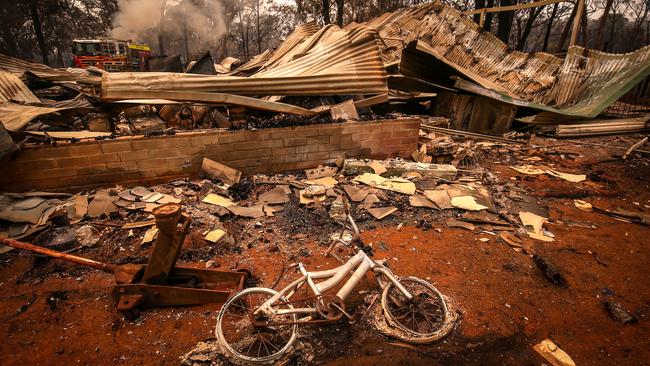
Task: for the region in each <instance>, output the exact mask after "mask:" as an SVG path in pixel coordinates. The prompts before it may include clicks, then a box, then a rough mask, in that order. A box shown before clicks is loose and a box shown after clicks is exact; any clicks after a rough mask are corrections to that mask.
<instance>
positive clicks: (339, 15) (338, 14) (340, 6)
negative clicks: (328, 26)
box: [336, 0, 345, 28]
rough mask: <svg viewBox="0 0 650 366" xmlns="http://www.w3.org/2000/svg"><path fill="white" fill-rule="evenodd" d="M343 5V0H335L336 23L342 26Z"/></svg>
mask: <svg viewBox="0 0 650 366" xmlns="http://www.w3.org/2000/svg"><path fill="white" fill-rule="evenodd" d="M344 7H345V2H344V0H336V24H337V25H338V26H339V27H341V28H343V11H344V10H345V9H344Z"/></svg>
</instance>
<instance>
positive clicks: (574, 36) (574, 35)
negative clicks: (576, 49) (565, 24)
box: [569, 0, 585, 47]
mask: <svg viewBox="0 0 650 366" xmlns="http://www.w3.org/2000/svg"><path fill="white" fill-rule="evenodd" d="M576 6H577V7H578V8H577V9H578V10H577V11H576V14H575V17H574V18H573V30H572V31H571V40H570V41H569V47H571V46H575V44H576V43H577V42H578V31H579V30H580V21H581V20H582V13H583V12H584V11H585V0H578V3H577V4H576Z"/></svg>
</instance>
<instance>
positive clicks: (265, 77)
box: [102, 27, 388, 100]
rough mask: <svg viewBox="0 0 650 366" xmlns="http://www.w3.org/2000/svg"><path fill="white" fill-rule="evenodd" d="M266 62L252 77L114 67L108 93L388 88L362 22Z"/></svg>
mask: <svg viewBox="0 0 650 366" xmlns="http://www.w3.org/2000/svg"><path fill="white" fill-rule="evenodd" d="M269 60H271V59H269ZM264 67H266V69H264ZM262 68H263V69H264V70H262V71H260V72H257V73H255V74H254V75H252V76H251V77H237V76H203V75H191V74H180V73H108V74H105V75H104V76H103V79H102V98H103V99H106V100H120V99H132V98H165V99H171V100H175V99H178V98H182V94H183V93H188V92H190V93H196V92H202V93H232V94H238V95H250V96H267V95H268V96H273V95H293V96H310V95H316V96H322V95H342V94H384V93H387V92H388V87H387V83H386V71H385V69H384V67H383V63H382V60H381V57H380V54H379V48H378V45H377V33H376V32H375V31H373V30H371V29H369V28H367V27H359V28H356V29H353V30H351V31H349V32H348V31H344V30H340V29H336V30H335V31H333V32H332V33H331V34H329V36H328V37H327V39H325V40H322V41H321V42H319V43H316V44H315V45H314V46H313V47H311V48H310V49H309V50H306V52H305V53H301V54H300V57H298V55H295V56H294V57H293V58H292V59H291V60H287V61H286V63H284V59H280V60H278V61H276V62H273V63H272V64H267V65H266V66H263V67H262ZM165 92H173V93H165Z"/></svg>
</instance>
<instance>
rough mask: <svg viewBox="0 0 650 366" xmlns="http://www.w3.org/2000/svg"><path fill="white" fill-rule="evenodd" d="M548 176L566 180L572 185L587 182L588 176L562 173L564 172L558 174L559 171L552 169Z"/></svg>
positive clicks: (548, 171) (547, 172)
mask: <svg viewBox="0 0 650 366" xmlns="http://www.w3.org/2000/svg"><path fill="white" fill-rule="evenodd" d="M546 174H548V175H550V176H553V177H556V178H560V179H564V180H566V181H569V182H571V183H580V182H582V181H585V180H587V176H586V175H584V174H570V173H562V172H558V171H557V170H552V169H549V170H547V171H546Z"/></svg>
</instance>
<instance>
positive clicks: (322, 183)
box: [304, 177, 339, 189]
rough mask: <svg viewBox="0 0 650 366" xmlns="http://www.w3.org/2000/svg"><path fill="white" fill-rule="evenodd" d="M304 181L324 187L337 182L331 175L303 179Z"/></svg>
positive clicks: (331, 186)
mask: <svg viewBox="0 0 650 366" xmlns="http://www.w3.org/2000/svg"><path fill="white" fill-rule="evenodd" d="M304 183H305V184H309V185H312V186H323V187H325V189H330V188H334V186H336V185H337V184H339V182H338V181H337V180H336V179H334V178H332V177H322V178H318V179H308V180H306V181H304Z"/></svg>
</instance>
